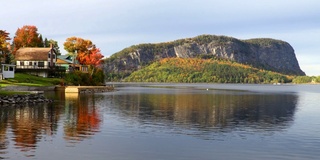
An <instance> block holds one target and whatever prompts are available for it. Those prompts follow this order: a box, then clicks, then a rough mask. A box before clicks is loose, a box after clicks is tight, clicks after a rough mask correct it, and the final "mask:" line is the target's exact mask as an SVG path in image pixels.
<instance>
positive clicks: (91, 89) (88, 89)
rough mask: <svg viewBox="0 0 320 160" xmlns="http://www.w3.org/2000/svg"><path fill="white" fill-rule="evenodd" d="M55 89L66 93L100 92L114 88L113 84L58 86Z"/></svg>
mask: <svg viewBox="0 0 320 160" xmlns="http://www.w3.org/2000/svg"><path fill="white" fill-rule="evenodd" d="M55 90H56V91H64V92H65V93H99V92H110V91H113V90H114V88H113V87H112V86H57V87H56V88H55Z"/></svg>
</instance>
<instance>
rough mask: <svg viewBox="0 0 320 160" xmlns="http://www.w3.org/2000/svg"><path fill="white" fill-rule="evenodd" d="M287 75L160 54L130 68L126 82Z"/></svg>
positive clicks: (264, 79) (266, 79)
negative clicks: (165, 56) (155, 59)
mask: <svg viewBox="0 0 320 160" xmlns="http://www.w3.org/2000/svg"><path fill="white" fill-rule="evenodd" d="M292 78H293V77H291V76H286V75H282V74H279V73H275V72H271V71H266V70H261V69H257V68H253V67H251V66H249V65H244V64H239V63H236V62H232V61H228V60H221V59H212V58H210V59H203V58H164V59H162V60H160V61H157V62H154V63H152V64H151V65H149V66H147V67H145V68H143V69H140V70H138V71H136V72H133V73H132V74H131V75H130V76H128V77H126V78H125V79H124V81H126V82H185V83H200V82H202V83H287V82H291V81H292Z"/></svg>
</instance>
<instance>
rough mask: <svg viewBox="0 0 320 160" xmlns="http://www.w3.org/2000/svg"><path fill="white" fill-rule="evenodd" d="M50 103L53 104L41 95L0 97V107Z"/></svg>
mask: <svg viewBox="0 0 320 160" xmlns="http://www.w3.org/2000/svg"><path fill="white" fill-rule="evenodd" d="M51 102H53V100H50V99H47V98H45V97H44V95H43V94H41V93H33V94H26V95H12V96H0V105H13V104H37V103H51Z"/></svg>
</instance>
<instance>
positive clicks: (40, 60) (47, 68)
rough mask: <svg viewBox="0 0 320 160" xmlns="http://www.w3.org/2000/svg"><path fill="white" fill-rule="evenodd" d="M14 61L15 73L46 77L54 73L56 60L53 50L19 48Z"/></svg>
mask: <svg viewBox="0 0 320 160" xmlns="http://www.w3.org/2000/svg"><path fill="white" fill-rule="evenodd" d="M15 60H16V70H17V72H25V73H29V74H33V75H38V76H42V77H48V76H51V74H53V73H54V72H55V69H56V68H55V64H56V60H57V58H56V52H55V50H54V49H53V48H20V49H18V51H17V52H16V54H15Z"/></svg>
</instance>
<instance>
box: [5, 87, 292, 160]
mask: <svg viewBox="0 0 320 160" xmlns="http://www.w3.org/2000/svg"><path fill="white" fill-rule="evenodd" d="M46 97H48V98H51V99H55V100H56V101H55V103H51V104H34V105H30V106H29V105H23V106H11V107H0V120H1V121H0V159H3V158H5V159H7V158H6V157H2V155H5V156H7V155H9V154H10V152H12V150H18V151H19V152H23V153H24V156H26V157H32V156H36V154H35V150H36V149H37V148H39V145H41V144H42V145H43V143H45V142H43V141H44V139H48V137H49V138H50V137H59V136H60V137H61V140H62V141H63V142H67V143H66V145H67V147H70V146H72V147H74V146H76V145H75V144H79V143H81V142H82V141H84V140H86V139H90V138H91V137H93V136H96V137H97V138H96V139H98V140H101V139H105V138H106V137H98V136H99V135H97V132H101V131H105V132H107V133H103V135H104V136H106V134H108V133H110V132H112V131H111V130H112V129H114V130H115V131H114V132H120V133H116V134H123V133H122V130H121V129H123V130H127V129H128V128H126V127H127V126H131V127H132V128H131V129H130V131H134V132H144V134H145V133H147V134H150V135H152V132H165V133H168V132H169V134H167V135H172V134H173V135H176V134H179V135H187V136H188V137H190V136H192V137H196V138H197V139H199V140H202V139H205V140H213V139H216V138H219V136H220V135H221V134H224V133H237V134H238V133H240V134H242V131H244V132H243V133H246V134H251V133H263V134H265V133H267V134H270V133H271V134H272V133H274V132H277V131H283V130H286V129H287V128H289V126H290V125H291V124H292V122H293V120H294V114H295V111H296V105H297V101H298V96H297V95H296V94H283V93H271V92H269V93H266V94H265V93H252V92H248V91H232V90H228V91H226V90H208V91H207V90H198V89H196V88H193V89H190V88H187V89H181V88H179V89H177V88H174V87H172V88H146V87H136V88H128V87H127V88H123V89H120V90H119V91H116V92H112V93H101V94H80V95H78V94H65V93H60V92H52V93H46ZM104 116H106V117H107V118H110V117H112V118H118V119H120V121H121V122H118V121H117V120H116V121H113V122H118V124H120V125H121V126H117V125H118V124H115V126H116V128H107V129H106V128H103V127H110V126H112V125H110V124H109V125H103V123H107V122H103V119H104ZM136 124H137V125H136ZM122 125H124V126H122ZM126 125H127V126H126ZM117 127H118V128H117ZM123 132H125V131H123ZM127 132H128V131H127ZM127 132H126V133H125V134H124V135H125V136H124V137H130V135H131V133H127ZM149 132H151V133H149ZM60 133H62V135H59V134H60ZM138 134H139V133H138ZM128 135H129V136H128ZM229 135H230V134H229ZM100 136H101V135H100ZM107 136H109V138H110V137H111V138H113V137H112V135H111V136H110V135H107ZM111 138H110V139H109V140H111ZM116 138H117V137H116ZM127 140H128V139H127ZM46 144H47V143H46ZM120 144H121V143H120ZM103 145H105V144H103ZM109 145H112V143H111V142H110V144H109ZM100 147H101V146H100ZM12 148H13V149H12ZM111 148H112V147H111ZM109 149H110V148H109ZM61 150H63V148H62V149H61ZM76 150H77V151H78V152H79V155H81V152H82V150H81V147H80V149H76ZM98 150H99V149H98ZM99 153H100V154H101V153H104V149H100V150H99ZM120 153H122V151H121V152H120ZM11 154H14V153H11ZM13 157H15V155H14V156H13ZM9 158H10V157H9Z"/></svg>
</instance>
